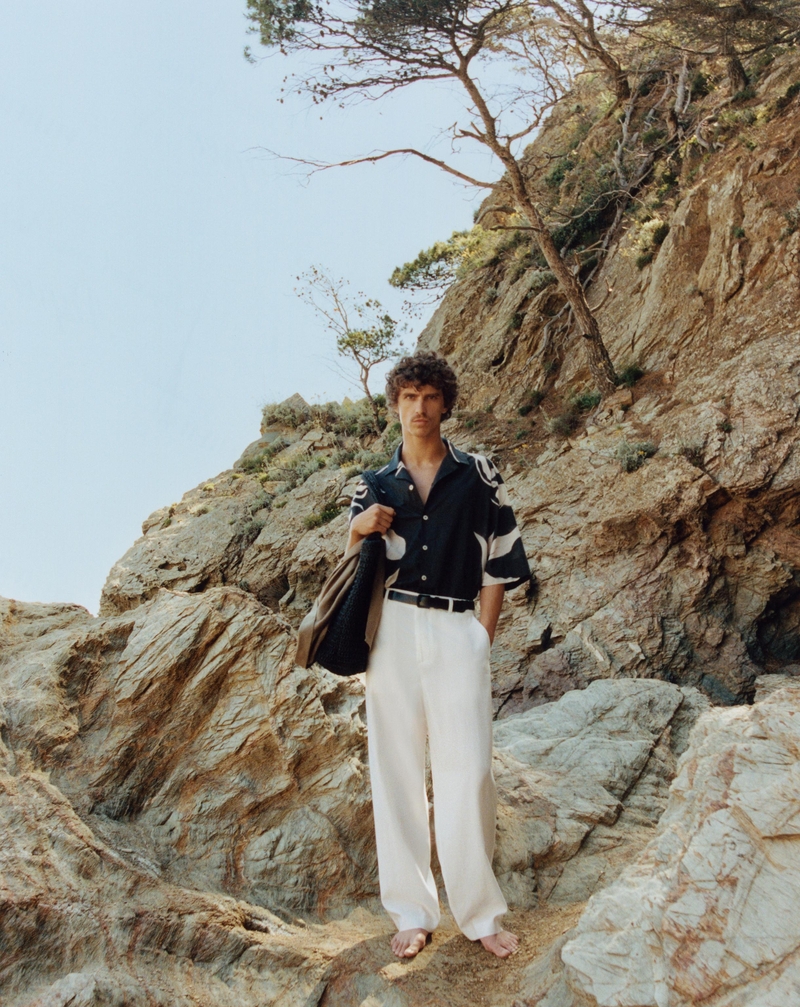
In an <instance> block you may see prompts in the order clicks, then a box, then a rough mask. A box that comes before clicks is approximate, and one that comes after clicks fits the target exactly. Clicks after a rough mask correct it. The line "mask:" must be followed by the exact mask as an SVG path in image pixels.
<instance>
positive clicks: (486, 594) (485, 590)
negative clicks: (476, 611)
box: [481, 584, 506, 643]
mask: <svg viewBox="0 0 800 1007" xmlns="http://www.w3.org/2000/svg"><path fill="white" fill-rule="evenodd" d="M505 594H506V589H505V585H504V584H487V585H486V587H482V588H481V625H482V626H483V628H484V629H485V630H486V632H487V633H488V634H489V640H490V641H491V642H492V643H494V631H495V629H497V620H498V619H499V618H500V609H501V608H502V607H503V599H504V598H505Z"/></svg>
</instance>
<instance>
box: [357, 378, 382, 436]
mask: <svg viewBox="0 0 800 1007" xmlns="http://www.w3.org/2000/svg"><path fill="white" fill-rule="evenodd" d="M368 378H369V371H367V373H366V374H364V373H363V371H362V374H361V386H362V388H363V389H364V394H365V395H366V397H367V400H368V401H369V406H370V409H371V410H372V416H373V419H374V420H375V433H376V434H377V435H378V436H379V437H380V435H381V414H380V410H379V409H378V403H377V402H376V401H375V399H373V397H372V394H371V393H370V390H369V385H368V384H367V380H368Z"/></svg>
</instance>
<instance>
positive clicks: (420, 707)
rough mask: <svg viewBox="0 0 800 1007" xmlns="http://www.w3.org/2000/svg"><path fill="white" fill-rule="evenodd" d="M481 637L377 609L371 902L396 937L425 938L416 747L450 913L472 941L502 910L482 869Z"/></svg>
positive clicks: (487, 775) (487, 712) (465, 627)
mask: <svg viewBox="0 0 800 1007" xmlns="http://www.w3.org/2000/svg"><path fill="white" fill-rule="evenodd" d="M489 646H490V645H489V637H488V634H487V633H486V630H485V629H484V628H483V626H481V625H480V623H479V622H478V620H477V619H476V618H475V616H474V615H473V613H472V612H446V611H442V610H438V609H420V608H416V607H415V606H413V605H406V604H403V603H401V602H396V601H388V600H387V601H385V602H384V605H383V614H382V616H381V624H380V627H379V630H378V634H377V636H376V638H375V643H374V646H373V648H372V653H371V656H370V662H369V668H368V669H367V675H366V686H367V728H368V737H369V767H370V777H371V780H372V802H373V809H374V815H375V837H376V841H377V847H378V871H379V875H380V886H381V901H382V902H383V905H384V908H385V909H386V911H387V912H388V913H389V915H390V916H391V918H392V920H393V921H394V923H395V925H396V926H397V929H398V930H408V929H411V928H412V927H422V928H424V929H425V930H434V929H435V928H436V926H437V924H438V922H439V900H438V898H437V893H436V885H435V883H434V880H433V874H432V872H431V865H430V860H431V840H430V827H429V822H428V798H427V794H426V790H425V742H426V735H427V738H428V741H429V745H430V756H431V773H432V776H433V795H434V796H433V806H434V822H435V829H436V849H437V853H438V856H439V863H440V864H441V868H442V876H443V878H444V883H445V888H446V890H447V899H448V902H449V904H450V910H451V912H452V914H453V916H454V918H455V921H456V923H457V924H458V926H459V927H460V929H461V930H462V932H463V933H464V934H465V935H466V936H467V937H469V938H470V939H471V940H477V939H478V938H480V937H488V936H489V935H490V934H494V933H497V932H498V931H499V930H500V929H501V926H500V922H499V919H500V917H501V916H502V915H503V913H505V912H506V910H507V906H506V902H505V899H504V898H503V895H502V893H501V892H500V888H499V886H498V884H497V881H496V879H495V876H494V873H493V871H492V856H493V853H494V836H495V824H496V813H497V798H496V792H495V786H494V779H493V777H492V762H491V760H492V706H491V680H490V672H489Z"/></svg>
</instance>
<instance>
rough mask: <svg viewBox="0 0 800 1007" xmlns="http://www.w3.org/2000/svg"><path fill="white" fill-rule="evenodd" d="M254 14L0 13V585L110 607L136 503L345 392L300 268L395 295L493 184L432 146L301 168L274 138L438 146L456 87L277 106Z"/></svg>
mask: <svg viewBox="0 0 800 1007" xmlns="http://www.w3.org/2000/svg"><path fill="white" fill-rule="evenodd" d="M243 8H244V2H243V0H216V2H212V0H195V2H189V0H158V2H155V0H137V3H136V4H130V5H124V6H123V5H118V4H107V3H100V2H99V0H76V2H74V3H72V4H68V5H67V4H63V3H61V2H59V3H55V2H53V0H43V2H37V3H35V4H21V3H10V2H8V0H6V2H5V3H2V4H0V136H2V144H0V215H1V217H0V219H2V234H3V242H2V246H0V318H1V319H2V324H1V325H0V429H1V430H2V436H1V437H0V465H1V466H2V470H1V471H2V483H1V484H0V487H1V488H0V529H2V530H1V531H0V594H2V595H5V596H7V597H9V596H10V597H14V598H18V599H21V600H26V601H77V602H80V603H81V604H83V605H86V606H87V607H88V608H89V609H90V610H91V611H96V607H97V601H98V598H99V594H100V589H101V587H102V584H103V581H104V579H105V576H106V573H107V572H108V570H109V568H110V567H111V565H112V563H113V562H114V561H115V560H116V559H117V558H119V556H121V555H122V553H123V552H124V551H125V549H126V548H127V547H128V546H129V545H130V544H131V543H132V542H133V540H134V539H135V538H136V537H137V536H138V535H139V534H140V526H141V522H142V519H143V518H144V517H146V516H147V515H148V514H149V513H150V512H151V511H153V510H154V509H155V508H157V507H160V506H163V505H164V504H169V503H171V502H172V501H174V500H177V499H179V498H180V496H181V494H182V493H183V492H184V491H185V490H187V489H189V488H191V487H192V486H194V485H196V484H197V483H199V482H200V481H201V480H203V479H205V478H209V477H211V476H213V475H215V474H216V473H217V472H219V471H221V470H223V469H225V468H227V467H229V466H230V465H231V464H232V463H233V461H234V460H235V459H236V458H237V457H238V456H239V454H240V453H241V451H242V449H243V448H244V447H245V446H246V445H247V444H248V443H249V442H250V441H251V440H253V439H254V438H255V437H257V436H258V424H259V414H260V407H261V406H262V405H263V403H264V402H266V401H272V400H279V399H282V398H285V397H286V396H287V395H290V394H292V393H293V392H295V391H299V392H300V393H301V394H303V395H304V396H306V397H307V398H309V399H314V398H341V397H342V396H343V395H345V394H351V395H352V394H354V392H353V389H352V388H351V387H348V386H347V384H346V383H345V381H344V380H343V379H342V378H341V377H340V376H338V375H337V374H336V373H335V372H334V371H333V370H331V366H330V363H329V362H328V359H326V358H329V357H330V356H331V355H332V354H331V350H330V345H331V342H330V337H329V336H328V335H326V333H325V331H324V330H323V329H322V328H321V327H320V325H319V323H318V322H317V321H316V320H315V318H314V316H313V315H312V314H311V313H310V311H309V309H308V308H306V307H305V306H304V305H302V304H301V303H300V302H299V301H298V299H297V298H296V297H295V295H294V293H293V287H294V285H295V277H296V275H297V274H298V273H299V272H301V271H302V270H304V269H306V268H307V267H308V266H309V265H311V264H312V263H316V264H320V265H323V266H327V267H328V268H330V269H332V270H333V271H334V272H338V273H339V274H341V275H342V276H346V277H347V278H349V279H350V280H351V281H352V282H353V284H354V285H355V286H356V287H357V288H361V289H363V290H365V291H366V292H367V293H368V294H370V295H372V296H375V297H378V298H379V299H381V300H382V301H383V302H384V304H385V305H387V306H388V307H390V309H391V310H394V311H396V310H397V309H398V308H399V303H400V300H401V298H400V297H399V295H398V294H397V292H395V291H393V290H392V289H391V288H390V287H389V286H388V284H387V282H386V280H387V277H388V276H389V274H390V272H391V270H392V268H393V267H394V266H395V265H397V264H399V263H401V262H403V261H405V260H407V259H409V258H412V257H413V256H414V255H415V254H416V253H417V252H418V251H419V250H420V249H421V248H423V247H427V246H428V245H430V244H431V243H432V242H433V241H435V240H437V239H439V238H443V237H447V236H448V235H449V234H450V232H451V231H452V230H454V229H457V228H463V227H467V226H469V225H470V223H471V219H472V211H473V209H474V207H475V206H476V205H477V200H478V199H479V198H480V197H479V196H478V195H476V193H475V192H474V191H469V190H466V189H464V188H463V187H461V186H459V185H458V184H457V183H453V182H451V181H450V179H449V178H448V177H446V176H444V175H442V174H440V173H438V172H437V171H436V169H434V168H430V167H427V166H425V165H423V164H421V163H412V162H396V163H392V164H389V163H384V164H382V165H380V166H375V167H359V168H354V169H345V170H339V171H331V172H327V173H324V174H322V175H318V176H316V177H314V178H313V179H312V180H311V182H310V184H304V183H303V182H302V181H301V180H300V179H299V178H298V177H297V176H296V175H294V174H292V173H291V171H290V170H289V169H288V168H287V166H286V165H285V164H283V163H280V162H275V161H274V160H271V159H269V158H267V157H265V156H264V155H263V154H260V153H259V150H258V148H260V147H264V148H273V149H279V150H281V151H282V152H286V153H289V154H296V155H302V156H308V157H311V156H315V157H321V158H324V159H336V158H343V157H347V156H352V155H354V154H360V153H364V152H367V151H369V150H371V149H373V148H376V147H387V146H398V145H402V146H406V145H409V144H417V145H422V144H426V143H427V142H428V140H429V138H430V137H432V136H433V135H434V134H435V133H436V131H437V129H439V128H440V127H441V126H443V125H446V124H447V123H449V122H452V121H453V119H455V117H456V107H455V104H454V103H455V101H456V98H455V96H454V95H453V94H452V93H451V92H448V91H446V90H440V91H438V92H436V93H432V92H431V91H423V90H420V91H419V92H418V93H416V94H414V93H409V94H408V95H406V96H401V97H400V98H397V99H393V100H392V101H391V103H388V104H384V103H379V104H372V105H370V104H364V105H361V106H359V107H357V108H352V109H350V110H348V111H347V112H337V111H333V112H331V113H330V114H329V115H327V116H326V118H325V119H324V120H323V121H322V122H321V121H320V120H319V112H318V111H317V110H314V109H313V108H311V107H310V106H309V104H308V103H307V102H306V101H301V100H299V99H298V100H297V101H296V102H294V103H288V102H287V104H285V105H280V104H279V103H278V102H277V100H276V95H277V88H278V87H279V86H280V80H281V78H282V77H283V75H284V74H285V73H286V72H287V71H288V70H290V69H291V65H290V64H289V63H288V62H287V61H286V60H283V59H281V58H280V57H275V58H271V59H268V60H266V61H263V62H260V63H259V64H258V65H257V66H251V65H249V64H247V63H246V62H245V60H244V59H243V58H242V49H243V46H244V45H245V44H247V43H248V42H249V43H250V44H253V41H254V40H253V39H252V38H250V37H248V36H247V34H246V27H247V23H246V21H245V18H244V13H243ZM254 50H255V52H256V54H257V55H261V54H263V50H259V49H258V47H257V46H254ZM467 164H468V166H469V167H470V168H471V169H472V170H474V171H475V172H476V173H477V172H480V174H481V175H482V176H483V177H486V176H487V175H488V177H490V178H491V177H493V174H496V169H494V171H493V169H492V168H491V167H489V166H488V165H487V162H486V161H485V159H484V160H482V159H480V158H479V157H477V155H476V158H475V159H473V160H471V162H467Z"/></svg>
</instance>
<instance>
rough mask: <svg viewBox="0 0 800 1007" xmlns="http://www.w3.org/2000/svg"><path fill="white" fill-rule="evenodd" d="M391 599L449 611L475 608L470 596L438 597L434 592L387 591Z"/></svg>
mask: <svg viewBox="0 0 800 1007" xmlns="http://www.w3.org/2000/svg"><path fill="white" fill-rule="evenodd" d="M386 597H387V598H388V599H389V601H404V602H405V603H406V604H407V605H416V606H417V608H442V609H445V611H447V612H468V611H469V610H470V609H473V608H475V602H474V601H470V600H469V599H468V598H437V597H436V596H435V595H432V594H411V593H410V592H405V591H392V590H391V589H390V590H388V591H387V592H386Z"/></svg>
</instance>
